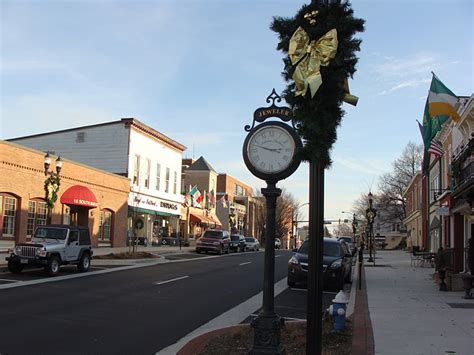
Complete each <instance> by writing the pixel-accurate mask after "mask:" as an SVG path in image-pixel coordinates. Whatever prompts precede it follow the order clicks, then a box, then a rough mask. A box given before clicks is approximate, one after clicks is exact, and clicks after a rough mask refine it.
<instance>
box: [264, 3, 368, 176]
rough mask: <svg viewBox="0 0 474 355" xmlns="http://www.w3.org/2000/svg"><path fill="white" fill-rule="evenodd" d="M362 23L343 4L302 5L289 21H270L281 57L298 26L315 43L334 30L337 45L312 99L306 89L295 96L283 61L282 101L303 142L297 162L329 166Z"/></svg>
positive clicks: (289, 67) (289, 71)
mask: <svg viewBox="0 0 474 355" xmlns="http://www.w3.org/2000/svg"><path fill="white" fill-rule="evenodd" d="M314 10H317V11H319V13H318V15H317V17H316V24H315V25H310V23H309V22H308V21H307V20H306V19H305V18H304V15H305V14H306V13H309V12H311V11H314ZM364 22H365V21H364V20H362V19H358V18H354V17H353V10H352V9H351V6H350V3H349V2H348V1H347V0H343V1H333V2H331V3H330V4H327V5H323V6H318V5H316V4H311V5H304V6H303V7H302V8H301V9H300V10H299V11H298V13H297V14H296V16H295V17H293V18H282V17H274V18H273V22H272V24H271V26H270V28H271V29H272V30H273V31H274V32H277V33H278V34H279V37H280V43H279V44H278V47H277V49H278V50H281V51H282V52H284V53H285V54H287V53H288V47H289V42H290V38H291V36H292V35H293V33H294V32H295V31H296V29H297V28H298V27H299V26H301V27H302V28H303V29H304V30H305V31H306V32H307V33H308V35H309V37H310V41H311V40H318V39H319V38H321V37H322V36H323V35H324V34H326V33H327V32H328V31H329V30H331V29H333V28H335V29H336V30H337V38H338V41H339V44H338V47H337V54H336V57H335V58H334V59H332V60H331V61H330V63H329V65H328V66H326V67H324V66H321V68H320V72H321V76H322V79H323V83H322V85H321V87H320V88H319V90H318V91H317V92H316V94H315V95H314V97H313V98H311V94H310V90H309V89H308V91H307V93H306V95H305V96H304V97H303V96H295V84H294V82H293V79H292V75H293V72H294V70H295V66H293V65H292V64H291V62H290V59H289V58H288V56H286V57H285V58H284V59H283V61H284V63H285V69H284V71H283V73H282V74H283V77H284V78H285V81H287V82H288V83H289V84H288V85H287V87H286V89H285V90H284V91H283V94H282V97H283V98H284V99H285V100H286V102H287V103H288V104H289V106H290V108H291V109H292V114H293V121H294V123H295V125H296V126H297V127H298V132H299V134H300V136H301V137H302V138H303V140H304V142H305V144H304V148H303V151H302V152H301V158H302V159H303V160H307V161H318V162H319V163H320V164H322V165H323V167H325V168H327V167H329V166H330V165H331V158H330V155H329V151H330V150H331V148H332V145H333V144H334V142H335V141H336V138H337V134H336V128H337V126H339V125H340V124H341V120H342V117H343V116H344V113H345V112H344V111H343V110H342V109H341V103H342V98H343V96H344V94H345V92H344V88H343V85H344V81H345V79H347V78H352V76H353V74H354V73H355V71H356V69H355V66H356V63H357V61H358V58H357V57H356V55H355V52H356V51H359V50H360V44H361V42H362V41H361V40H360V39H356V38H353V36H354V34H355V33H356V32H363V31H364ZM355 94H357V93H355Z"/></svg>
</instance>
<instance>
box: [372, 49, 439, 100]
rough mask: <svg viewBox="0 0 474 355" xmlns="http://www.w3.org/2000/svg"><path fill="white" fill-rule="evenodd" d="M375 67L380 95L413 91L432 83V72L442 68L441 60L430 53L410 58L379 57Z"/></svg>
mask: <svg viewBox="0 0 474 355" xmlns="http://www.w3.org/2000/svg"><path fill="white" fill-rule="evenodd" d="M378 58H379V59H378V61H379V62H378V63H376V64H375V65H374V67H373V70H374V72H375V80H376V82H377V86H379V87H380V86H382V88H383V89H382V90H380V91H379V95H387V94H391V93H394V92H396V91H401V90H404V89H409V88H410V89H413V88H417V87H419V86H422V85H426V84H427V83H429V82H430V78H429V76H430V71H434V70H436V69H438V68H439V67H440V61H439V59H438V58H437V57H436V56H435V55H433V54H430V53H417V54H415V55H413V56H410V57H401V58H395V57H383V56H380V55H379V56H378Z"/></svg>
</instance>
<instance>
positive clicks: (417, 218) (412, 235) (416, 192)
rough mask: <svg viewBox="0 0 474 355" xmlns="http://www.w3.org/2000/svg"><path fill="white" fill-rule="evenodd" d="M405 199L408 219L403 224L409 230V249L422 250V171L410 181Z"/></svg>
mask: <svg viewBox="0 0 474 355" xmlns="http://www.w3.org/2000/svg"><path fill="white" fill-rule="evenodd" d="M403 198H404V199H405V201H406V207H405V211H406V218H405V219H404V220H403V223H404V225H405V227H406V230H407V247H408V249H409V250H412V249H413V247H417V248H420V249H422V248H423V247H424V246H423V234H422V232H423V228H422V222H423V219H422V214H421V205H422V202H423V201H422V174H421V171H420V172H417V173H416V175H415V176H414V177H413V178H412V180H411V181H410V183H409V185H408V187H407V189H406V191H405V193H404V194H403Z"/></svg>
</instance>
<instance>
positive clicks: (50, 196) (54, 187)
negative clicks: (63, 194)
mask: <svg viewBox="0 0 474 355" xmlns="http://www.w3.org/2000/svg"><path fill="white" fill-rule="evenodd" d="M60 185H61V184H60V182H59V177H58V176H54V175H51V176H50V177H48V178H47V179H46V180H45V181H44V191H45V195H46V196H45V197H46V203H47V204H48V206H49V207H53V206H54V203H55V202H56V200H57V199H58V191H59V186H60Z"/></svg>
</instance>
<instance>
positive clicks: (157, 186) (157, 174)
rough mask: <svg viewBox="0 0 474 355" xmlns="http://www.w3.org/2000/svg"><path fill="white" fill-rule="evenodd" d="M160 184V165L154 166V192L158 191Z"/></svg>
mask: <svg viewBox="0 0 474 355" xmlns="http://www.w3.org/2000/svg"><path fill="white" fill-rule="evenodd" d="M160 182H161V164H156V186H155V187H156V190H158V191H159V190H160Z"/></svg>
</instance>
